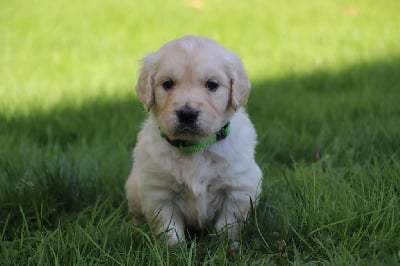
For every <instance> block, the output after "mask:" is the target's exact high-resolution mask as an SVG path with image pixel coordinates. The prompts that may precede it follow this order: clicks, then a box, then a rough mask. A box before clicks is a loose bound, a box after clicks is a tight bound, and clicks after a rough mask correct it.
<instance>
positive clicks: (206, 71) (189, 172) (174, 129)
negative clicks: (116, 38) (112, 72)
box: [125, 36, 262, 247]
mask: <svg viewBox="0 0 400 266" xmlns="http://www.w3.org/2000/svg"><path fill="white" fill-rule="evenodd" d="M136 91H137V95H138V97H139V99H140V100H141V101H142V102H143V103H144V105H145V107H146V109H147V110H148V111H149V117H148V119H147V121H146V122H145V123H144V125H143V128H142V130H141V132H140V133H139V135H138V139H137V144H136V147H135V149H134V164H133V168H132V171H131V173H130V175H129V177H128V180H127V182H126V184H125V189H126V195H127V199H128V206H129V211H130V212H131V213H132V214H133V216H134V222H135V223H139V222H142V221H143V219H145V220H147V221H148V222H151V223H152V225H153V228H154V231H155V233H162V232H167V234H168V237H169V243H170V244H171V245H172V244H175V243H177V242H179V241H183V240H184V237H185V236H184V233H185V230H186V227H188V228H192V229H195V230H198V229H202V228H209V227H214V228H215V229H216V230H217V231H225V232H228V234H229V237H230V238H231V239H232V241H233V242H232V245H233V247H237V246H238V244H239V242H238V241H239V234H240V229H241V227H242V224H243V221H244V220H245V219H246V217H247V214H248V212H249V210H250V208H251V204H252V203H253V204H255V203H256V201H257V196H258V195H259V194H260V192H261V191H260V185H261V184H260V183H261V177H262V173H261V170H260V168H259V167H258V165H257V164H256V162H255V160H254V148H255V145H256V137H257V136H256V132H255V130H254V127H253V125H252V123H251V122H250V120H249V118H248V116H247V114H246V112H245V110H244V109H243V107H242V106H243V105H244V104H245V103H246V102H247V98H248V95H249V92H250V82H249V80H248V78H247V75H246V72H245V70H244V68H243V65H242V63H241V60H240V58H239V57H237V56H236V55H235V54H234V53H232V52H230V51H228V50H226V49H225V48H223V47H222V46H220V45H219V44H218V43H216V42H215V41H213V40H210V39H206V38H203V37H196V36H186V37H183V38H181V39H178V40H174V41H172V42H169V43H167V44H166V45H164V46H163V47H161V48H160V50H159V51H157V52H156V53H153V54H150V55H149V56H147V57H146V58H145V59H143V67H142V70H141V72H140V75H139V80H138V83H137V86H136Z"/></svg>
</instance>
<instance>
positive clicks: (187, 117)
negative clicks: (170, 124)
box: [176, 106, 199, 124]
mask: <svg viewBox="0 0 400 266" xmlns="http://www.w3.org/2000/svg"><path fill="white" fill-rule="evenodd" d="M176 115H177V117H178V120H179V122H180V123H182V124H193V123H194V122H196V120H197V117H198V116H199V111H198V110H196V109H194V108H191V107H187V106H185V107H183V108H182V109H180V110H178V111H176Z"/></svg>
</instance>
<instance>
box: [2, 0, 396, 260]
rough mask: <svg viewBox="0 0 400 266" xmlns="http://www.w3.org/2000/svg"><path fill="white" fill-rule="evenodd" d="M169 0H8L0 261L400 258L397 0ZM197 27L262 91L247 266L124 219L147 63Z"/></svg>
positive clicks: (252, 107) (208, 244) (207, 244)
mask: <svg viewBox="0 0 400 266" xmlns="http://www.w3.org/2000/svg"><path fill="white" fill-rule="evenodd" d="M158 2H159V3H158ZM161 2H162V1H141V2H140V3H139V2H137V1H136V3H134V2H132V1H123V0H118V1H111V0H110V1H102V2H101V3H99V2H98V1H92V0H89V1H84V2H79V3H78V2H76V1H65V0H56V1H39V0H35V1H31V2H29V4H27V3H26V2H23V1H20V0H15V1H1V2H0V32H1V35H0V62H1V64H0V80H1V82H0V147H1V148H0V241H1V242H0V250H1V252H0V264H1V265H29V264H33V265H70V264H84V265H87V264H104V265H120V264H124V265H199V264H202V265H224V264H234V265H243V264H246V265H247V264H249V265H261V264H266V265H274V264H278V265H280V264H284V265H286V264H295V265H301V264H334V265H337V264H339V265H347V264H361V265H376V264H379V265H394V264H398V263H399V262H400V238H399V235H400V222H399V221H400V202H399V196H400V158H399V150H400V139H399V136H400V123H399V120H400V105H399V102H400V85H399V84H400V46H399V43H400V37H399V36H400V27H399V25H400V17H399V16H398V14H397V13H398V10H399V8H400V5H399V3H398V1H394V0H393V1H390V0H385V1H379V2H377V1H370V0H366V1H361V0H355V1H352V2H351V3H350V2H347V1H318V0H312V1H289V0H288V1H257V0H253V1H247V2H246V3H245V2H243V1H214V0H209V1H204V2H203V1H170V2H169V3H168V4H161ZM199 3H203V5H201V4H199ZM227 6H229V8H227ZM188 33H191V34H200V35H205V36H209V37H211V38H214V39H216V40H218V41H219V42H221V43H222V44H224V45H225V46H226V47H228V48H230V49H232V50H234V51H235V52H236V53H237V54H239V55H240V56H241V57H242V59H243V61H244V63H245V65H246V68H247V70H248V72H249V76H250V77H251V80H252V82H253V91H252V95H251V98H250V101H249V104H248V111H249V113H250V116H251V117H252V120H253V122H254V124H255V126H256V128H257V132H258V134H259V145H258V148H257V161H258V162H259V164H260V166H261V167H262V169H263V173H264V182H263V190H264V193H263V195H262V197H261V203H260V205H259V206H258V207H257V208H255V209H254V211H253V212H252V214H251V217H250V218H249V221H248V224H247V226H246V227H245V230H244V232H243V236H242V242H243V243H242V246H241V248H240V250H239V251H238V252H237V254H236V255H235V256H230V254H229V243H228V241H227V239H226V238H224V237H223V236H217V235H215V234H213V233H211V234H200V235H195V236H191V238H189V240H188V241H187V242H186V243H185V244H180V245H178V246H176V247H172V248H170V247H168V245H167V244H166V242H165V240H164V239H163V238H162V237H155V236H154V235H152V234H151V232H150V230H149V228H148V227H147V226H146V225H144V226H142V227H135V226H133V225H132V224H131V223H130V221H129V217H128V215H127V213H126V202H125V199H124V191H123V184H124V181H125V179H126V177H127V175H128V173H129V170H130V166H131V163H132V158H131V149H132V147H133V146H134V144H135V136H136V133H137V132H138V130H139V128H140V123H141V121H142V120H143V119H144V118H145V112H144V111H143V108H142V106H141V104H140V103H139V102H138V101H137V99H136V97H135V95H134V93H133V87H134V83H135V80H136V78H137V71H138V67H139V63H138V60H139V59H140V58H142V57H144V56H145V55H146V54H147V53H149V52H151V51H154V50H156V49H157V48H158V47H160V46H161V45H162V44H163V43H165V42H166V41H168V40H170V39H173V38H176V37H179V36H182V35H184V34H188ZM281 240H285V242H286V244H287V249H286V252H285V254H283V255H282V256H281V255H280V254H279V244H280V242H281Z"/></svg>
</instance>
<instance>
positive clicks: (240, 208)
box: [215, 195, 250, 249]
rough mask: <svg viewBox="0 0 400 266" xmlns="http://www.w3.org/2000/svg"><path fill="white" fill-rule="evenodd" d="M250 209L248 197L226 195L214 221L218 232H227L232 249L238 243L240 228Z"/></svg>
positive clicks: (235, 247) (237, 245)
mask: <svg viewBox="0 0 400 266" xmlns="http://www.w3.org/2000/svg"><path fill="white" fill-rule="evenodd" d="M249 210H250V198H249V197H248V196H246V195H243V196H242V197H234V196H232V195H229V196H227V198H226V199H225V202H224V205H223V208H222V211H221V212H220V214H219V216H218V217H217V220H216V222H215V229H216V230H217V231H218V232H227V233H228V237H229V238H230V239H231V240H232V245H231V248H232V249H237V248H238V247H239V245H240V241H239V240H240V230H241V229H242V227H243V223H244V222H245V220H246V218H247V214H248V211H249Z"/></svg>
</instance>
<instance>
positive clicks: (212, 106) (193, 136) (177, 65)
mask: <svg viewBox="0 0 400 266" xmlns="http://www.w3.org/2000/svg"><path fill="white" fill-rule="evenodd" d="M136 91H137V94H138V97H139V99H140V100H141V101H142V102H143V103H144V105H145V107H146V108H147V109H148V110H150V111H151V112H152V114H154V115H155V117H156V119H157V122H158V124H159V126H160V129H161V130H162V131H163V132H164V133H165V134H167V135H168V136H169V137H170V138H172V139H178V138H179V139H186V140H201V139H203V138H208V137H209V136H210V135H212V134H214V133H216V132H217V131H218V130H220V128H221V127H222V126H224V125H225V124H226V123H227V122H228V121H229V119H230V117H231V116H232V114H233V113H234V111H235V110H237V109H238V108H239V107H240V106H242V105H244V104H245V103H246V101H247V98H248V95H249V92H250V82H249V80H248V78H247V75H246V72H245V70H244V68H243V65H242V62H241V60H240V58H239V57H237V56H236V55H235V54H234V53H232V52H230V51H228V50H226V49H225V48H223V47H222V46H220V45H219V44H218V43H216V42H215V41H213V40H210V39H206V38H202V37H195V36H186V37H183V38H181V39H178V40H175V41H172V42H169V43H167V44H166V45H164V46H163V47H161V49H160V50H158V51H157V52H156V53H153V54H150V55H149V56H148V57H146V58H145V59H143V67H142V70H141V72H140V75H139V80H138V83H137V86H136Z"/></svg>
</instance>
